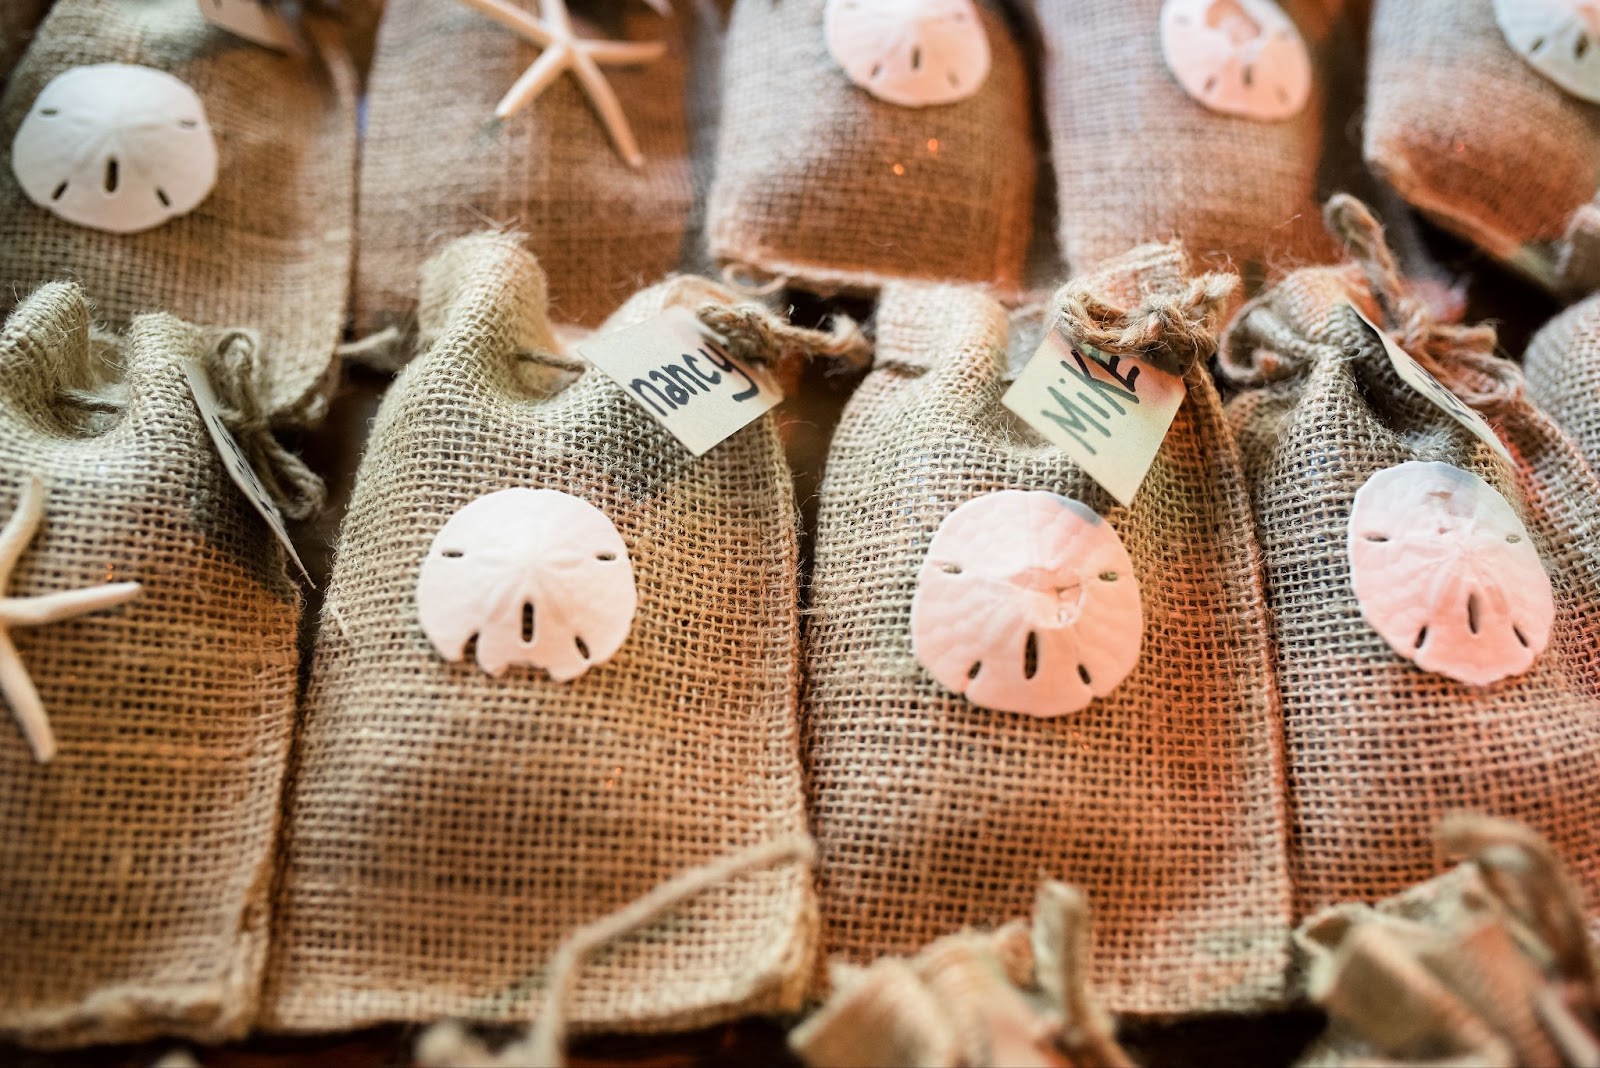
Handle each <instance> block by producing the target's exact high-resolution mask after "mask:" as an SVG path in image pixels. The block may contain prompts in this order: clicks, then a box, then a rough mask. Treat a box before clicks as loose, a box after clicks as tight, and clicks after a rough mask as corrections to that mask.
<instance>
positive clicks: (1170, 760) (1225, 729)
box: [806, 245, 1289, 1014]
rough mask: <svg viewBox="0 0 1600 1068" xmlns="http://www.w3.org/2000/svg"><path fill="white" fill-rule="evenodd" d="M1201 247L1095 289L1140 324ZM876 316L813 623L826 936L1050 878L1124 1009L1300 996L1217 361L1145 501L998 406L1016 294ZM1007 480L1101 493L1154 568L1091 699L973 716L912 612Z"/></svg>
mask: <svg viewBox="0 0 1600 1068" xmlns="http://www.w3.org/2000/svg"><path fill="white" fill-rule="evenodd" d="M1182 259H1183V257H1182V253H1181V251H1180V250H1179V248H1178V247H1177V246H1174V245H1169V246H1147V247H1143V248H1140V249H1138V250H1136V251H1134V252H1132V253H1129V254H1127V255H1126V257H1125V258H1121V259H1118V260H1117V261H1114V262H1113V263H1111V264H1108V265H1106V267H1105V268H1104V270H1103V272H1102V273H1099V274H1097V275H1094V276H1091V277H1085V278H1083V279H1081V280H1080V281H1079V282H1078V283H1077V286H1078V287H1079V288H1080V289H1087V290H1089V291H1091V292H1093V293H1095V294H1097V295H1098V297H1099V298H1100V299H1101V301H1102V302H1103V304H1102V307H1103V308H1110V307H1120V308H1124V309H1131V308H1133V307H1134V306H1135V305H1136V304H1137V302H1138V299H1139V291H1140V290H1141V289H1143V290H1144V291H1145V292H1146V293H1149V292H1164V291H1165V292H1172V291H1176V290H1178V289H1180V288H1181V281H1182V271H1183V267H1182ZM1201 321H1210V323H1211V327H1212V330H1213V331H1214V330H1215V328H1216V326H1217V324H1216V322H1215V321H1214V320H1211V319H1203V320H1201ZM877 324H878V325H877V340H878V355H877V365H876V367H875V369H874V370H873V371H872V373H871V374H870V375H868V377H867V379H866V380H865V382H863V383H862V385H861V387H860V388H859V389H858V390H857V392H856V394H855V396H854V397H853V398H852V399H851V402H850V405H849V407H848V408H847V409H846V411H845V414H844V417H843V420H842V422H841V423H840V426H839V429H838V432H837V433H836V435H835V437H834V440H833V446H832V451H831V454H830V456H829V459H828V466H827V470H826V474H825V476H824V481H823V485H822V490H821V512H820V518H819V530H818V535H817V549H816V570H815V577H814V583H813V593H814V596H813V603H812V618H811V622H810V629H809V631H808V635H809V636H808V665H809V666H808V672H809V676H808V677H809V688H808V696H807V699H806V724H807V726H806V736H807V738H806V740H807V753H808V763H809V772H810V782H811V789H812V806H813V813H814V821H815V834H816V835H817V839H818V844H819V846H820V849H821V884H820V885H821V889H822V906H823V933H824V938H823V942H824V948H825V949H826V950H827V951H828V952H829V953H832V954H839V955H842V956H843V957H844V958H846V959H848V960H851V961H855V962H857V963H865V962H867V961H870V960H872V959H874V958H876V957H878V956H880V955H882V954H906V953H908V952H911V951H914V950H915V949H917V948H918V947H920V946H922V945H924V944H926V943H928V942H930V941H932V940H933V939H935V938H938V937H940V936H942V935H946V934H949V933H951V932H954V931H957V930H959V929H961V928H962V927H964V926H967V925H973V926H993V925H996V924H999V923H1001V922H1003V921H1005V920H1007V919H1008V918H1010V917H1012V916H1015V915H1017V914H1019V913H1021V912H1024V911H1025V910H1026V909H1027V908H1028V907H1029V903H1030V895H1031V893H1032V891H1033V888H1034V887H1035V886H1036V880H1037V878H1038V877H1039V875H1040V873H1041V872H1043V873H1044V874H1045V875H1046V876H1048V877H1050V878H1059V879H1062V880H1065V881H1068V882H1071V883H1072V884H1074V885H1075V886H1078V887H1080V888H1081V889H1082V890H1083V892H1084V893H1085V894H1086V895H1087V897H1088V899H1089V901H1090V903H1091V906H1092V908H1093V911H1094V915H1095V930H1096V942H1097V950H1096V953H1095V958H1094V967H1093V973H1092V981H1093V984H1094V986H1095V988H1096V989H1097V990H1098V991H1099V992H1100V994H1101V995H1102V997H1103V999H1104V1001H1105V1003H1106V1005H1107V1006H1108V1008H1110V1009H1112V1010H1113V1011H1118V1012H1127V1013H1150V1014H1183V1013H1199V1012H1209V1011H1223V1010H1248V1009H1252V1008H1259V1007H1261V1006H1264V1005H1269V1004H1272V1003H1275V1002H1278V1001H1279V1000H1281V998H1282V997H1283V995H1284V971H1285V968H1286V966H1287V962H1288V929H1289V885H1288V875H1287V870H1286V859H1285V835H1286V823H1285V820H1286V816H1285V812H1284V784H1283V780H1282V776H1281V766H1282V749H1281V739H1280V734H1279V731H1280V715H1281V712H1280V708H1279V703H1278V696H1277V689H1276V685H1275V682H1274V679H1273V673H1272V670H1271V664H1270V663H1269V659H1270V647H1269V637H1268V623H1267V615H1266V603H1265V594H1264V592H1263V589H1262V583H1261V571H1260V561H1259V558H1258V554H1257V550H1256V545H1255V541H1254V535H1253V532H1252V527H1251V518H1250V511H1249V501H1248V498H1247V496H1246V492H1245V485H1244V481H1243V476H1242V472H1241V469H1240V464H1239V457H1238V453H1237V451H1236V449H1235V446H1234V444H1233V441H1232V439H1231V437H1230V436H1229V433H1228V429H1227V425H1226V423H1225V421H1224V419H1223V412H1222V405H1221V402H1220V400H1219V399H1218V396H1217V393H1216V391H1215V389H1214V387H1213V386H1212V384H1211V380H1210V378H1209V376H1208V373H1207V372H1206V370H1205V361H1204V359H1201V360H1200V362H1199V364H1198V365H1197V366H1196V368H1195V369H1194V370H1193V371H1191V373H1190V374H1189V375H1188V377H1187V383H1188V390H1189V393H1188V399H1187V400H1186V401H1185V402H1184V404H1183V406H1182V408H1181V409H1180V410H1179V412H1178V414H1177V419H1176V421H1175V423H1174V424H1173V428H1172V431H1171V433H1170V434H1169V435H1168V437H1167V438H1166V441H1165V443H1164V445H1163V446H1162V449H1161V452H1160V454H1159V456H1158V457H1157V459H1156V461H1155V464H1154V466H1153V468H1152V469H1151V471H1150V473H1149V476H1148V478H1147V479H1146V481H1145V483H1144V485H1143V487H1142V488H1141V489H1140V491H1139V495H1138V497H1137V498H1136V499H1135V501H1134V504H1133V507H1132V508H1122V507H1119V506H1117V505H1116V504H1115V502H1114V501H1113V500H1112V498H1111V497H1110V496H1109V495H1108V494H1106V493H1105V492H1104V491H1102V490H1101V489H1100V488H1099V487H1098V486H1097V485H1096V484H1095V483H1094V482H1093V481H1092V480H1091V479H1090V478H1089V476H1088V475H1086V474H1085V473H1084V472H1083V471H1082V470H1081V469H1080V468H1079V467H1078V466H1077V465H1076V464H1075V463H1074V462H1073V461H1072V460H1070V459H1069V458H1068V457H1067V456H1066V455H1065V454H1064V453H1063V452H1061V451H1060V450H1059V449H1056V448H1054V447H1053V446H1049V445H1047V444H1045V443H1044V442H1043V441H1042V440H1041V439H1040V438H1038V437H1037V436H1036V435H1035V434H1034V433H1033V432H1032V431H1031V430H1029V429H1028V428H1027V427H1026V426H1025V425H1024V424H1023V423H1022V422H1021V421H1020V420H1018V419H1016V418H1015V417H1014V416H1012V415H1011V413H1010V412H1009V411H1008V410H1007V409H1005V408H1004V407H1003V406H1002V405H1001V403H1000V395H1001V393H1002V392H1003V390H1004V389H1005V387H1006V383H1005V377H1006V346H1007V322H1006V316H1005V312H1004V311H1003V310H1002V309H1001V308H1000V307H999V306H998V305H997V304H995V303H993V302H991V301H990V300H988V299H987V298H985V297H983V296H981V295H978V294H975V293H973V292H970V291H965V290H961V289H956V288H950V287H923V286H915V285H896V286H890V287H886V288H885V290H884V293H883V296H882V300H881V303H880V305H879V309H878V318H877ZM1212 344H1213V345H1214V335H1213V341H1212ZM1201 355H1204V354H1203V353H1202V354H1201ZM1001 489H1029V490H1048V491H1052V492H1055V493H1061V494H1065V495H1067V496H1070V497H1074V498H1077V499H1079V500H1081V501H1084V502H1085V503H1087V504H1088V505H1090V506H1091V507H1093V508H1095V509H1096V511H1098V512H1099V513H1100V514H1101V515H1103V516H1105V517H1106V519H1107V520H1108V521H1109V522H1110V523H1111V524H1112V526H1114V527H1115V528H1116V530H1117V531H1118V533H1119V534H1120V536H1121V538H1122V540H1123V542H1124V544H1125V545H1126V547H1127V549H1128V552H1129V554H1130V555H1131V556H1132V558H1133V563H1134V568H1135V570H1136V573H1137V577H1138V581H1139V583H1140V588H1141V591H1142V596H1143V602H1144V616H1145V634H1144V639H1143V641H1144V644H1143V650H1144V651H1143V655H1142V658H1141V661H1140V663H1139V665H1138V666H1137V667H1136V668H1135V669H1134V671H1133V673H1132V674H1131V675H1130V676H1129V677H1128V678H1127V679H1126V680H1125V681H1124V682H1123V683H1122V684H1121V686H1120V687H1118V688H1117V689H1116V690H1115V691H1114V692H1113V693H1111V694H1110V695H1109V696H1107V697H1104V698H1102V699H1100V700H1098V701H1096V702H1095V703H1093V704H1091V705H1090V706H1089V707H1088V708H1086V709H1084V710H1083V711H1081V712H1077V713H1073V714H1070V715H1067V716H1063V717H1060V718H1055V719H1034V718H1029V717H1026V716H1021V715H1012V714H1007V713H999V712H992V711H986V710H984V709H981V708H977V707H974V706H973V705H972V704H970V703H968V702H967V701H966V700H965V699H964V698H961V697H958V696H955V695H953V694H951V693H949V692H947V691H945V690H944V689H943V688H942V687H941V686H939V685H938V684H937V683H936V682H935V681H934V680H933V679H932V678H931V677H929V676H928V674H927V673H926V672H924V671H923V669H922V668H921V666H920V665H919V664H918V662H917V659H916V657H915V655H914V653H913V650H912V645H911V634H910V610H911V602H912V597H913V595H914V593H915V591H916V585H917V574H918V570H919V568H920V567H921V565H922V561H923V558H924V556H925V554H926V552H927V550H928V546H929V543H930V541H931V540H932V538H933V535H934V532H935V531H936V530H937V529H938V527H939V524H940V523H941V522H942V521H943V520H944V518H945V517H946V516H947V515H949V514H950V512H951V511H952V510H953V509H955V508H956V507H957V506H959V505H961V504H962V503H964V502H966V501H968V500H970V499H972V498H974V497H976V496H979V495H982V494H986V493H990V492H993V491H996V490H1001Z"/></svg>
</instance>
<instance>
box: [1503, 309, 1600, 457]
mask: <svg viewBox="0 0 1600 1068" xmlns="http://www.w3.org/2000/svg"><path fill="white" fill-rule="evenodd" d="M1522 366H1523V370H1524V371H1525V372H1527V376H1528V396H1529V397H1530V398H1532V400H1533V402H1534V403H1535V404H1537V405H1538V406H1539V408H1540V410H1542V411H1543V412H1545V413H1546V414H1547V415H1549V416H1550V418H1551V419H1553V420H1555V422H1556V423H1557V424H1558V425H1560V427H1561V429H1562V430H1564V431H1566V433H1567V434H1568V435H1570V436H1571V438H1572V440H1573V441H1574V442H1575V443H1576V444H1577V446H1578V448H1579V449H1580V450H1582V452H1583V455H1584V458H1585V459H1586V460H1588V461H1589V463H1590V465H1591V466H1600V403H1596V399H1597V398H1600V296H1593V297H1589V298H1587V299H1585V300H1582V301H1579V302H1578V303H1577V304H1574V305H1573V306H1572V307H1570V308H1568V309H1567V310H1566V311H1564V312H1562V313H1561V314H1560V315H1558V316H1556V317H1555V318H1554V319H1552V320H1550V322H1548V323H1546V324H1545V326H1544V327H1543V329H1541V330H1540V331H1539V332H1538V333H1537V334H1535V335H1534V337H1533V340H1532V341H1531V342H1529V343H1528V351H1527V353H1526V354H1525V355H1524V357H1523V361H1522Z"/></svg>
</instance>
